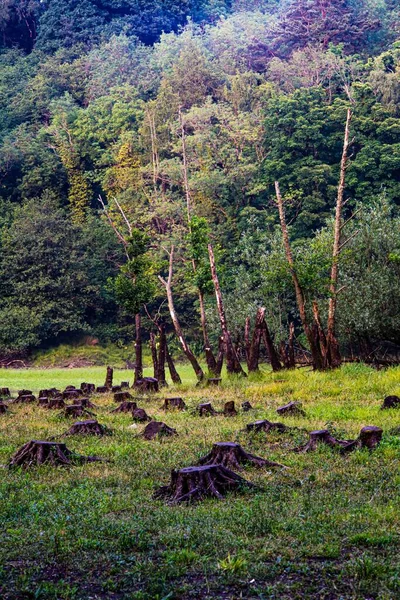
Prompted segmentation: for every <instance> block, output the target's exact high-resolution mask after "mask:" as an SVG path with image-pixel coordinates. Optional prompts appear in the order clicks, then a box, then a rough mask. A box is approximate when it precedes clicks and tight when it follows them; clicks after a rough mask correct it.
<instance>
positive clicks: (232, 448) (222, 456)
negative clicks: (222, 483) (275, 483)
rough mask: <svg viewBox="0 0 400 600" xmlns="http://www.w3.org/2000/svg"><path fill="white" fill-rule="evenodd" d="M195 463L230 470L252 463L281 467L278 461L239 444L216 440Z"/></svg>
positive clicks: (254, 465)
mask: <svg viewBox="0 0 400 600" xmlns="http://www.w3.org/2000/svg"><path fill="white" fill-rule="evenodd" d="M197 464H199V465H222V466H223V467H226V468H227V469H232V470H241V468H242V466H243V465H252V466H253V467H283V465H280V464H279V463H276V462H271V461H269V460H265V459H264V458H260V457H259V456H254V454H249V453H248V452H246V451H245V450H244V448H242V446H241V445H240V444H237V443H235V442H217V443H216V444H214V445H213V447H212V450H211V452H209V453H208V454H207V455H206V456H203V458H201V459H200V460H199V462H198V463H197Z"/></svg>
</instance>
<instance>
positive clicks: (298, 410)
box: [276, 402, 306, 417]
mask: <svg viewBox="0 0 400 600" xmlns="http://www.w3.org/2000/svg"><path fill="white" fill-rule="evenodd" d="M276 412H277V413H278V415H281V416H293V417H305V416H306V413H305V412H304V410H303V409H302V404H301V402H289V403H288V404H285V405H284V406H280V407H279V408H277V409H276Z"/></svg>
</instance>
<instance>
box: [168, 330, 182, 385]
mask: <svg viewBox="0 0 400 600" xmlns="http://www.w3.org/2000/svg"><path fill="white" fill-rule="evenodd" d="M165 356H166V359H167V364H168V370H169V374H170V376H171V379H172V382H173V383H178V384H180V383H182V380H181V378H180V375H179V373H178V371H177V370H176V368H175V364H174V361H173V358H172V356H171V354H170V353H169V349H168V343H167V341H166V340H165Z"/></svg>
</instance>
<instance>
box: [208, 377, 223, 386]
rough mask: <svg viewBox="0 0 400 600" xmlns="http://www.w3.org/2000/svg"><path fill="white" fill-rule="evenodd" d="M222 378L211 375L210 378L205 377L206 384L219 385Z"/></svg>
mask: <svg viewBox="0 0 400 600" xmlns="http://www.w3.org/2000/svg"><path fill="white" fill-rule="evenodd" d="M221 381H222V379H221V378H220V377H211V378H210V379H207V385H216V386H218V385H220V383H221Z"/></svg>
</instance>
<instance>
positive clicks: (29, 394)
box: [18, 390, 32, 396]
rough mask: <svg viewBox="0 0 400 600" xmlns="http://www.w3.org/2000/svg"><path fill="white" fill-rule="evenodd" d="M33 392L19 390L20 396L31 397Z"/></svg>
mask: <svg viewBox="0 0 400 600" xmlns="http://www.w3.org/2000/svg"><path fill="white" fill-rule="evenodd" d="M31 395H32V390H18V396H31Z"/></svg>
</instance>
